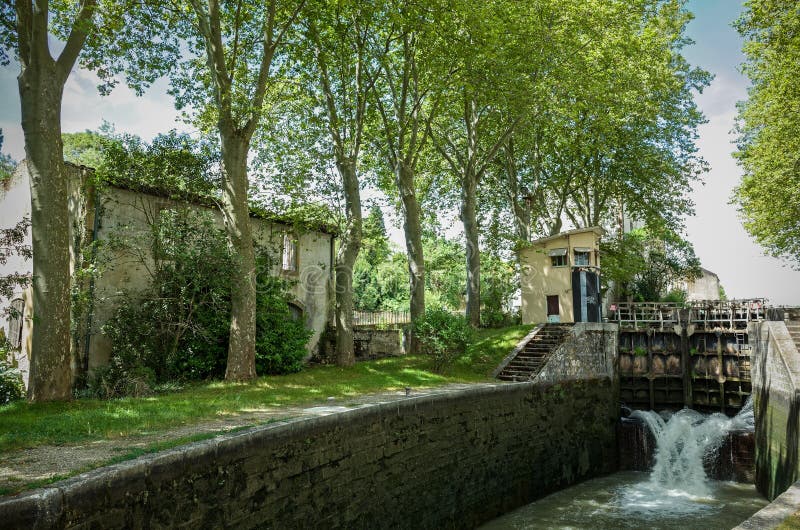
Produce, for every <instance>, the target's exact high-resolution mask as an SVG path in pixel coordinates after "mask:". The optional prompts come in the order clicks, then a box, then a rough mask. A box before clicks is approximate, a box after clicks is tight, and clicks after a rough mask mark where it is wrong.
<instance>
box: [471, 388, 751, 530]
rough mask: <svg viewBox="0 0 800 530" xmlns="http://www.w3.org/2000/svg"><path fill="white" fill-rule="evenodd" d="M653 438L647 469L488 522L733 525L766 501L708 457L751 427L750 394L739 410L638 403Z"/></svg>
mask: <svg viewBox="0 0 800 530" xmlns="http://www.w3.org/2000/svg"><path fill="white" fill-rule="evenodd" d="M632 417H638V418H639V419H641V420H642V421H644V422H645V423H646V424H647V426H648V427H649V428H650V430H651V431H652V433H653V435H654V436H655V439H656V455H655V464H654V466H653V470H652V471H651V472H650V473H642V472H635V471H629V472H621V473H615V474H613V475H610V476H607V477H603V478H599V479H594V480H589V481H587V482H584V483H582V484H579V485H577V486H573V487H571V488H568V489H566V490H563V491H560V492H558V493H555V494H553V495H550V496H548V497H545V498H543V499H541V500H539V501H536V502H534V503H531V504H529V505H527V506H524V507H522V508H520V509H518V510H516V511H514V512H511V513H509V514H506V515H504V516H502V517H500V518H498V519H495V520H494V521H491V522H490V523H488V524H487V525H485V526H484V528H487V529H504V528H517V529H534V528H565V529H566V528H570V529H572V528H591V529H601V528H609V529H613V528H653V529H655V528H663V529H670V528H676V529H678V528H679V529H683V530H686V529H690V528H702V529H715V528H732V527H734V526H736V525H737V524H739V523H740V522H742V521H743V520H745V519H747V518H748V517H749V516H750V515H752V514H753V513H755V512H757V511H758V510H760V509H761V508H763V507H764V506H766V505H767V501H766V500H765V499H764V498H762V497H761V496H760V495H759V494H758V492H756V489H755V487H754V486H753V485H752V484H740V483H734V482H720V481H713V480H709V479H708V478H707V477H706V475H705V471H704V469H703V458H704V457H707V456H708V455H709V454H710V453H711V452H713V451H716V450H717V449H719V446H720V445H721V443H722V442H723V441H724V439H725V436H726V434H727V433H728V432H729V431H731V430H744V429H747V430H752V428H753V408H752V405H751V404H750V403H749V402H748V404H747V405H745V407H744V408H743V409H742V412H740V413H739V414H738V415H737V416H736V417H735V418H728V417H727V416H725V415H724V414H719V413H717V414H710V415H705V414H701V413H699V412H696V411H694V410H690V409H684V410H681V411H679V412H676V413H674V414H668V413H663V414H656V413H654V412H648V411H636V412H634V413H633V414H632Z"/></svg>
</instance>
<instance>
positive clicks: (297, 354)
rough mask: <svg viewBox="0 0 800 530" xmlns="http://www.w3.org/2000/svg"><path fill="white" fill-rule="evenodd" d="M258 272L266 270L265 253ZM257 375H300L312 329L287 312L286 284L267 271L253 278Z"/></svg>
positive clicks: (287, 283)
mask: <svg viewBox="0 0 800 530" xmlns="http://www.w3.org/2000/svg"><path fill="white" fill-rule="evenodd" d="M259 262H260V263H259V265H260V267H259V270H266V271H268V270H269V261H268V259H267V258H266V255H265V254H264V253H262V254H261V258H260V259H259ZM256 281H257V284H258V293H257V298H256V307H257V309H256V373H258V374H259V375H267V374H289V373H293V372H299V371H300V369H301V368H302V367H303V358H304V357H305V356H306V344H307V343H308V339H309V338H311V330H309V329H308V328H306V327H305V324H304V323H303V321H302V319H297V320H295V319H294V318H292V313H291V311H290V310H289V295H288V291H289V287H290V284H289V282H287V281H285V280H281V279H279V278H274V277H272V276H271V275H270V274H269V273H268V272H263V273H261V274H259V276H258V277H257V278H256Z"/></svg>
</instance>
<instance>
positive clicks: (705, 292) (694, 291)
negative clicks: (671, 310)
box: [683, 267, 720, 302]
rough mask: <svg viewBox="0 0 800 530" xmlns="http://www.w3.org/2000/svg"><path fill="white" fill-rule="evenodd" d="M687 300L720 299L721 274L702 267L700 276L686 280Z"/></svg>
mask: <svg viewBox="0 0 800 530" xmlns="http://www.w3.org/2000/svg"><path fill="white" fill-rule="evenodd" d="M683 288H684V290H685V291H686V300H687V301H689V302H695V301H698V300H719V295H720V292H719V276H717V275H716V274H715V273H713V272H711V271H710V270H708V269H704V268H702V267H701V268H700V277H698V278H694V279H691V280H686V281H685V282H684V285H683Z"/></svg>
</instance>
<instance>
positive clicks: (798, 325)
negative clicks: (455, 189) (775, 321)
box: [786, 320, 800, 351]
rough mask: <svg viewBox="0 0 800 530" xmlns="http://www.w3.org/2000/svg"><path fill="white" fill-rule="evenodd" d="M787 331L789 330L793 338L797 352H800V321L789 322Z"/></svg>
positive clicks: (787, 322)
mask: <svg viewBox="0 0 800 530" xmlns="http://www.w3.org/2000/svg"><path fill="white" fill-rule="evenodd" d="M786 329H788V330H789V335H791V336H792V339H793V340H794V345H795V346H796V347H797V351H800V320H787V321H786Z"/></svg>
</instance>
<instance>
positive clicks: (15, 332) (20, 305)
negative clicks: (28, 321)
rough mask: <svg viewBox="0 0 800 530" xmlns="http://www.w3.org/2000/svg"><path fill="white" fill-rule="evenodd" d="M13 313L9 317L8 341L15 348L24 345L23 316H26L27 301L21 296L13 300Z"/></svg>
mask: <svg viewBox="0 0 800 530" xmlns="http://www.w3.org/2000/svg"><path fill="white" fill-rule="evenodd" d="M10 309H11V315H10V318H9V319H8V342H9V343H11V347H12V348H13V349H15V350H18V349H20V347H21V346H22V318H23V317H24V316H25V315H24V313H25V302H24V301H23V300H22V299H21V298H17V299H16V300H14V301H12V302H11V308H10Z"/></svg>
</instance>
